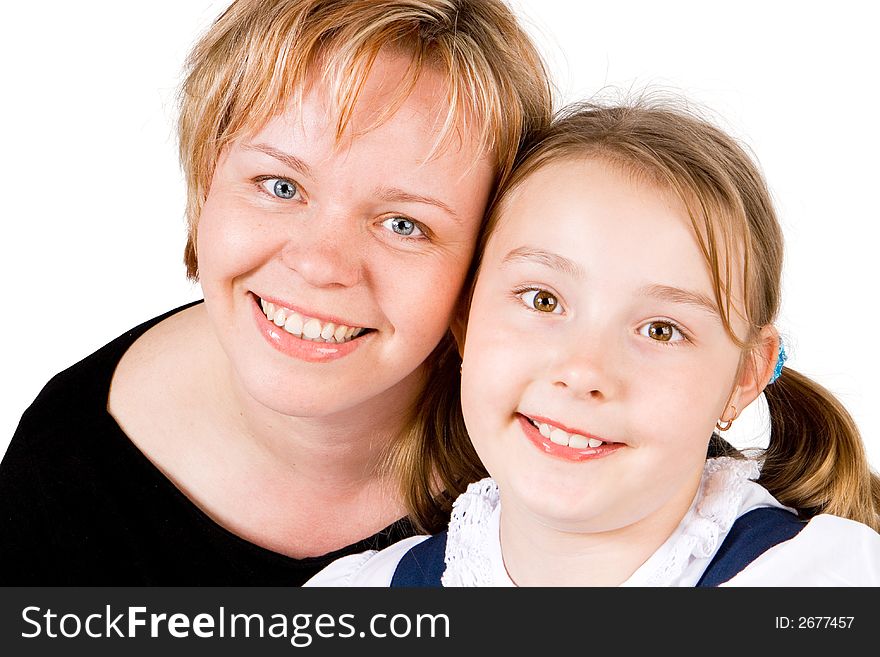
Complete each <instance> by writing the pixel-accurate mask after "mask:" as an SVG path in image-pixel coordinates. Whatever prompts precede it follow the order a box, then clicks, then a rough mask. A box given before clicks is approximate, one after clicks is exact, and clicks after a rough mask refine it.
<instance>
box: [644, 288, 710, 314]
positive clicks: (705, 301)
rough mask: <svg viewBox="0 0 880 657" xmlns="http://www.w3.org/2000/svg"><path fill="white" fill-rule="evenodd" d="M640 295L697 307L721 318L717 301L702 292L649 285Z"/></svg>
mask: <svg viewBox="0 0 880 657" xmlns="http://www.w3.org/2000/svg"><path fill="white" fill-rule="evenodd" d="M639 293H640V294H641V295H642V296H646V297H653V298H655V299H660V300H661V301H669V302H671V303H682V304H686V305H689V306H696V307H697V308H699V309H701V310H705V311H707V312H708V313H710V314H712V315H715V316H719V313H718V306H717V305H716V304H715V301H714V300H713V299H711V298H709V297H708V296H706V295H705V294H703V293H702V292H694V291H692V290H685V289H682V288H680V287H673V286H671V285H648V286H646V287H643V288H642V289H641V290H639Z"/></svg>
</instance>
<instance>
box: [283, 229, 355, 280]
mask: <svg viewBox="0 0 880 657" xmlns="http://www.w3.org/2000/svg"><path fill="white" fill-rule="evenodd" d="M362 244H363V240H362V235H360V234H359V232H356V231H353V230H352V226H351V222H347V221H345V220H341V221H340V220H336V219H333V218H330V217H321V216H314V215H313V216H312V217H310V218H309V219H306V220H304V222H303V223H300V224H299V225H298V226H297V227H296V229H295V230H293V231H291V234H290V236H289V238H288V240H287V243H286V244H285V245H284V247H283V248H282V251H281V258H282V260H283V262H284V264H285V265H286V266H287V267H288V268H290V269H291V270H293V271H295V272H297V273H298V274H299V275H300V276H301V277H302V278H303V280H304V281H306V282H307V283H308V284H310V285H312V286H314V287H352V286H354V285H356V284H357V283H358V282H359V281H360V279H361V271H362V265H363V258H362V248H363V246H362Z"/></svg>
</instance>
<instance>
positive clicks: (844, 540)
mask: <svg viewBox="0 0 880 657" xmlns="http://www.w3.org/2000/svg"><path fill="white" fill-rule="evenodd" d="M758 474H759V469H758V464H757V463H755V462H754V461H747V460H740V459H732V458H728V457H721V458H715V459H709V460H707V461H706V466H705V468H704V470H703V477H702V481H701V483H700V487H699V489H698V491H697V494H696V496H695V497H694V501H693V503H692V504H691V506H690V508H689V509H688V512H687V513H686V514H685V516H684V518H683V519H682V521H681V522H680V523H679V525H678V527H677V528H676V529H675V531H674V532H673V533H672V535H671V536H670V537H669V538H668V539H667V540H666V541H665V542H664V543H663V544H662V545H661V546H660V547H659V548H658V549H657V550H656V552H654V554H652V555H651V556H650V557H649V558H648V559H647V560H646V561H645V562H644V563H643V564H642V565H641V566H640V567H639V568H638V569H637V570H636V571H635V572H634V573H633V574H632V575H631V576H630V577H629V578H628V579H627V580H626V581H625V582H623V583H622V584H621V586H694V585H695V584H696V583H697V581H699V579H700V576H701V575H702V574H703V571H704V570H705V569H706V567H707V566H708V565H709V562H710V561H711V560H712V557H713V556H714V555H715V552H716V551H717V550H718V548H719V547H720V546H721V543H722V542H723V541H724V538H725V537H726V536H727V533H728V532H729V531H730V528H731V526H732V525H733V523H734V521H735V520H736V519H737V518H738V517H740V516H741V515H743V514H745V513H747V512H748V511H751V510H753V509H757V508H760V507H778V508H785V507H784V506H783V505H782V504H780V503H779V502H778V501H777V500H776V499H775V498H774V497H773V496H772V495H771V494H770V493H769V492H768V491H767V490H766V489H765V488H764V487H763V486H760V485H759V484H757V483H755V481H753V480H754V479H757V477H758ZM500 517H501V501H500V497H499V493H498V486H497V484H496V483H495V481H494V480H492V479H483V480H482V481H478V482H476V483H473V484H471V485H470V486H468V489H467V490H466V491H465V492H464V493H463V494H462V495H460V496H459V497H458V499H457V500H456V501H455V503H454V505H453V509H452V518H451V520H450V523H449V536H448V539H447V543H446V558H445V561H446V571H445V572H444V573H443V579H442V582H443V586H447V587H451V586H515V584H514V583H513V581H512V580H511V579H510V576H509V575H508V574H507V571H506V569H505V567H504V559H503V557H502V554H501V540H500V532H499V520H500ZM427 538H428V537H427V536H414V537H411V538H407V539H404V540H403V541H400V542H398V543H395V544H394V545H392V546H390V547H388V548H386V549H384V550H381V551H379V552H377V551H375V550H370V551H368V552H363V553H361V554H356V555H351V556H347V557H343V558H341V559H338V560H336V561H334V562H333V563H331V564H330V565H329V566H327V567H326V568H325V569H324V570H322V571H321V572H319V573H318V574H317V575H315V576H314V577H312V578H311V579H310V580H309V581H308V582H306V584H305V586H389V585H390V583H391V578H392V577H393V575H394V570H395V568H396V567H397V564H398V562H399V561H400V560H401V558H403V555H404V554H405V553H406V552H407V551H408V550H409V549H410V548H412V547H413V546H414V545H417V544H419V543H421V542H422V541H424V540H426V539H427ZM841 555H845V558H841ZM723 586H880V534H878V533H877V532H875V531H874V530H873V529H871V528H870V527H868V526H866V525H863V524H861V523H858V522H854V521H852V520H846V519H844V518H838V517H836V516H830V515H820V516H816V517H815V518H813V519H812V520H810V522H809V523H807V526H806V527H804V528H803V529H802V530H801V531H800V532H799V533H798V534H797V536H795V537H794V538H792V539H791V540H788V541H785V542H783V543H780V544H778V545H776V546H774V547H772V548H770V549H769V550H767V552H765V553H764V554H762V555H761V556H760V557H758V558H757V559H756V560H755V561H753V562H752V563H751V564H749V566H747V567H746V568H745V569H744V570H743V571H741V572H740V573H739V574H738V575H736V576H735V577H734V578H732V579H731V580H729V581H728V582H726V583H725V584H723Z"/></svg>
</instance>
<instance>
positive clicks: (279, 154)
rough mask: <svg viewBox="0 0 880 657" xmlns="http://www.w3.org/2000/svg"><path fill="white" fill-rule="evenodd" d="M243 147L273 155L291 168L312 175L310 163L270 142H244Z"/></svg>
mask: <svg viewBox="0 0 880 657" xmlns="http://www.w3.org/2000/svg"><path fill="white" fill-rule="evenodd" d="M242 148H244V149H245V150H248V151H258V152H260V153H265V154H266V155H268V156H269V157H273V158H275V159H276V160H278V161H279V162H283V163H284V164H286V165H287V166H289V167H290V168H291V169H296V170H297V171H301V172H302V173H304V174H306V175H307V176H311V175H312V170H311V168H310V167H309V165H308V164H306V163H305V162H303V161H302V160H301V159H299V158H298V157H297V156H296V155H291V154H290V153H285V152H284V151H279V150H278V149H277V148H274V147H273V146H269V145H268V144H243V146H242Z"/></svg>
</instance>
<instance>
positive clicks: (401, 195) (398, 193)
mask: <svg viewBox="0 0 880 657" xmlns="http://www.w3.org/2000/svg"><path fill="white" fill-rule="evenodd" d="M376 195H377V196H378V197H379V198H380V199H382V200H383V201H390V202H392V203H427V204H428V205H433V206H435V207H437V208H440V209H441V210H443V211H444V212H446V213H447V214H449V215H450V216H451V217H452V218H453V219H455V220H456V221H459V222H460V219H459V216H458V214H457V213H456V212H455V210H453V209H452V208H451V207H449V205H447V204H446V203H444V202H443V201H441V200H440V199H439V198H434V197H433V196H426V195H424V194H414V193H412V192H407V191H406V190H403V189H399V188H397V187H382V188H381V189H378V190H377V191H376Z"/></svg>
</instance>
